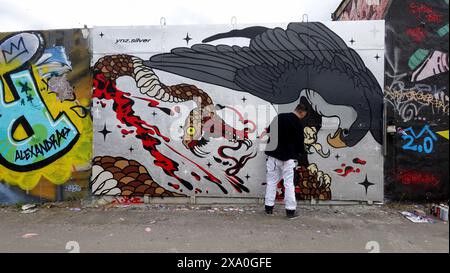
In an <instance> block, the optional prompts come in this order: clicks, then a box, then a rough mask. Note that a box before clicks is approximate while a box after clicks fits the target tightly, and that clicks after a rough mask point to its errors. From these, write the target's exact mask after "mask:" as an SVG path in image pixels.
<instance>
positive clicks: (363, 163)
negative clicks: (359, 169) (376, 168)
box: [353, 157, 367, 165]
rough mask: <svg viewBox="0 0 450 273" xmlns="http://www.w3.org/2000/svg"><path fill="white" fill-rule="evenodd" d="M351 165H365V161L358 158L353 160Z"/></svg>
mask: <svg viewBox="0 0 450 273" xmlns="http://www.w3.org/2000/svg"><path fill="white" fill-rule="evenodd" d="M353 163H355V164H361V165H366V163H367V162H366V161H365V160H362V159H359V158H357V157H356V158H353Z"/></svg>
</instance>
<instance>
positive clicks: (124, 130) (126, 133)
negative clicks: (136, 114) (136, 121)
mask: <svg viewBox="0 0 450 273" xmlns="http://www.w3.org/2000/svg"><path fill="white" fill-rule="evenodd" d="M120 132H121V133H122V134H123V135H129V134H132V133H134V130H126V129H122V130H121V131H120Z"/></svg>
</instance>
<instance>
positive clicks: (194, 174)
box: [191, 172, 200, 181]
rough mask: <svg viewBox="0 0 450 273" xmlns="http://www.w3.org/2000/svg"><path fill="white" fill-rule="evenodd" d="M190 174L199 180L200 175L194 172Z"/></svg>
mask: <svg viewBox="0 0 450 273" xmlns="http://www.w3.org/2000/svg"><path fill="white" fill-rule="evenodd" d="M191 175H192V176H193V177H194V178H195V180H197V181H200V175H198V174H196V173H195V172H191Z"/></svg>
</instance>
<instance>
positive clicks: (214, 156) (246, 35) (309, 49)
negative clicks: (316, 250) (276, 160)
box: [92, 21, 384, 201]
mask: <svg viewBox="0 0 450 273" xmlns="http://www.w3.org/2000/svg"><path fill="white" fill-rule="evenodd" d="M232 29H233V28H232V26H229V25H206V26H165V27H160V26H154V27H129V28H126V27H121V28H101V27H98V28H94V30H93V32H92V37H93V51H94V56H93V61H92V66H93V71H94V90H93V120H94V129H93V131H94V161H93V176H92V192H93V194H94V195H102V194H104V195H117V194H118V195H122V196H126V197H130V196H137V197H140V196H144V195H148V196H155V197H159V196H162V197H164V196H201V197H207V196H213V197H231V198H238V197H259V198H261V197H263V196H264V191H265V158H266V156H265V155H264V149H265V148H266V144H265V142H266V139H267V136H265V133H264V131H265V128H266V127H267V126H268V125H269V124H270V122H271V121H272V119H273V117H274V116H275V115H276V113H283V112H291V111H292V110H293V109H294V107H295V105H296V104H297V103H298V102H299V101H300V100H302V101H304V102H306V103H307V104H308V105H309V107H310V109H311V115H310V116H309V118H308V120H307V121H306V125H307V128H306V130H305V132H304V134H305V137H306V141H305V144H306V145H307V149H308V151H309V154H308V159H309V163H305V164H304V166H303V167H302V169H301V170H299V171H298V172H297V176H296V183H297V187H296V190H297V197H298V198H299V199H306V200H309V199H311V198H314V199H321V200H372V201H383V167H382V166H383V158H382V149H381V144H380V143H381V141H382V134H381V128H382V125H381V124H382V88H381V87H382V86H383V75H384V62H383V58H382V56H383V54H384V22H383V21H372V22H333V23H325V24H319V23H310V24H306V23H304V24H303V23H292V24H289V25H288V24H280V25H252V26H249V25H246V26H244V25H242V26H241V25H240V26H235V27H234V30H233V31H231V30H232ZM286 29H288V30H286ZM230 31H231V32H230ZM208 37H212V38H208ZM202 41H203V44H202ZM355 41H356V42H355ZM200 44H202V45H200ZM282 191H283V189H282V187H281V184H280V189H279V197H282V194H283V192H282ZM127 200H128V199H127Z"/></svg>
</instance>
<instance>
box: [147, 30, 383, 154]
mask: <svg viewBox="0 0 450 273" xmlns="http://www.w3.org/2000/svg"><path fill="white" fill-rule="evenodd" d="M233 37H240V38H248V39H250V42H249V45H248V46H243V47H241V46H237V45H233V46H229V45H211V44H208V43H209V42H212V41H217V40H220V39H224V38H233ZM202 42H203V43H202V44H195V45H193V46H192V47H190V48H189V47H179V48H175V49H172V50H171V52H170V53H162V54H158V55H154V56H152V57H151V58H150V60H148V61H146V62H144V63H145V65H148V66H150V67H152V68H155V69H159V70H162V71H166V72H169V73H173V74H177V75H180V76H183V77H187V78H190V79H193V80H198V81H202V82H206V83H210V84H214V85H218V86H223V87H226V88H229V89H233V90H236V91H242V92H247V93H250V94H252V95H254V96H257V97H259V98H261V99H263V100H265V101H267V102H270V103H272V104H288V103H293V102H296V101H299V100H304V101H307V102H308V104H309V106H310V107H311V109H312V110H314V113H313V114H314V115H316V116H324V117H338V118H339V121H340V123H339V128H338V129H337V130H336V132H335V133H333V134H330V135H329V136H328V138H327V141H328V143H329V144H330V145H331V146H332V147H335V148H343V147H352V146H355V145H356V144H357V143H358V142H359V141H360V140H361V139H362V138H364V137H365V136H366V135H367V133H368V132H370V133H371V134H372V136H373V138H374V139H375V140H376V141H377V142H378V143H380V144H381V142H382V132H381V128H382V105H383V94H382V90H381V87H380V85H379V84H378V82H377V80H376V79H375V77H374V75H373V74H372V72H371V71H370V70H369V69H368V68H367V67H366V66H365V64H364V62H363V61H362V59H361V57H360V56H359V55H358V53H357V52H356V51H355V50H353V49H352V48H349V47H348V46H347V45H346V43H345V42H344V41H343V40H342V39H341V38H340V37H339V36H338V35H337V34H336V33H334V32H333V31H332V30H330V29H329V28H327V27H326V26H325V25H323V24H322V23H318V22H309V23H290V24H289V25H288V26H287V28H286V29H282V28H278V27H277V28H266V27H249V28H244V29H239V30H237V29H236V30H232V31H229V32H227V33H220V34H216V35H213V36H211V37H208V38H206V39H204V40H203V41H202Z"/></svg>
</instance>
